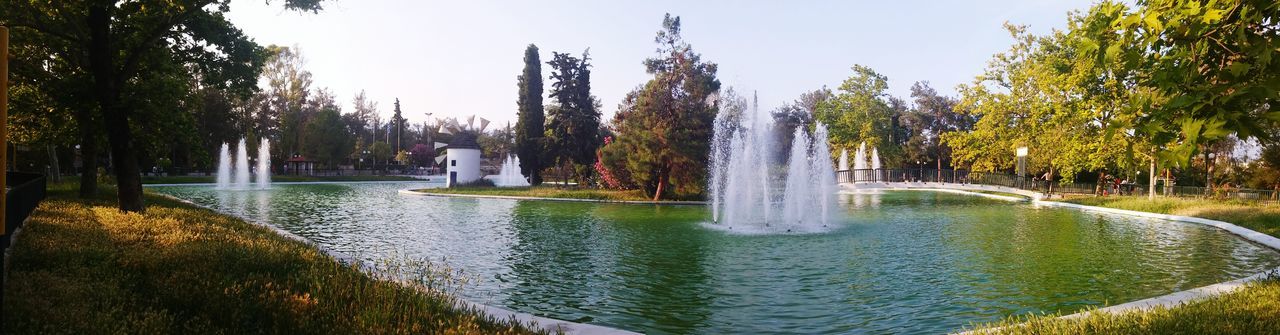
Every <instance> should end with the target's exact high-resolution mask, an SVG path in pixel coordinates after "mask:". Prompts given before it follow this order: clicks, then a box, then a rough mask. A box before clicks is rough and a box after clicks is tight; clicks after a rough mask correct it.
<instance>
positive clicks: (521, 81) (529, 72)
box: [515, 44, 547, 185]
mask: <svg viewBox="0 0 1280 335" xmlns="http://www.w3.org/2000/svg"><path fill="white" fill-rule="evenodd" d="M516 86H517V87H518V88H519V90H520V93H519V94H520V96H519V98H518V99H517V100H516V105H517V106H518V107H519V111H518V114H517V116H516V138H515V141H516V144H515V147H516V155H517V156H519V157H520V174H523V175H524V176H525V177H527V178H528V179H529V183H530V184H533V185H539V184H542V174H541V173H542V169H544V168H546V166H547V164H546V163H545V162H543V156H544V154H543V151H544V150H545V140H544V139H543V136H544V134H545V132H544V130H543V126H544V123H545V122H546V121H545V119H546V116H545V115H544V114H543V110H542V62H541V61H540V60H538V46H536V45H533V44H529V47H528V48H525V50H524V72H523V73H521V74H520V75H519V76H517V77H516Z"/></svg>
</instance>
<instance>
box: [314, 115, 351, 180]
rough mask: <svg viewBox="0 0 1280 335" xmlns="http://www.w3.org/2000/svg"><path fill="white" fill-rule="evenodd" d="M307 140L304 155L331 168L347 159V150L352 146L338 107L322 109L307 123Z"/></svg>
mask: <svg viewBox="0 0 1280 335" xmlns="http://www.w3.org/2000/svg"><path fill="white" fill-rule="evenodd" d="M306 138H307V139H308V140H307V141H306V144H305V145H304V146H303V147H302V152H303V155H306V156H307V158H310V159H311V160H314V161H317V162H320V163H321V164H324V165H326V166H329V167H336V165H337V164H338V163H339V162H341V161H342V159H343V158H346V156H347V148H349V147H350V145H351V142H350V140H349V136H348V134H347V132H346V129H345V127H344V126H343V124H342V119H341V116H339V115H338V109H337V107H336V106H328V107H325V108H323V109H321V110H320V112H319V114H316V116H315V117H314V118H312V119H311V121H310V122H308V123H307V126H306Z"/></svg>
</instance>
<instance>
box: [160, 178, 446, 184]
mask: <svg viewBox="0 0 1280 335" xmlns="http://www.w3.org/2000/svg"><path fill="white" fill-rule="evenodd" d="M214 179H215V177H214V176H164V177H156V176H144V177H142V183H143V184H201V183H205V184H211V183H214V182H215V180H214ZM414 180H421V179H416V178H413V177H405V176H329V177H319V176H271V181H272V182H309V181H414Z"/></svg>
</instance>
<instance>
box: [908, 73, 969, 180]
mask: <svg viewBox="0 0 1280 335" xmlns="http://www.w3.org/2000/svg"><path fill="white" fill-rule="evenodd" d="M911 98H912V100H914V106H913V108H911V110H910V111H909V112H907V113H905V115H903V116H902V119H901V124H902V126H903V127H904V128H905V129H907V130H908V131H907V132H906V135H905V136H904V137H906V145H905V147H904V151H905V152H904V154H905V158H906V159H907V160H909V161H921V162H935V163H939V165H942V162H946V164H945V165H944V167H951V165H952V164H951V161H952V159H951V148H950V147H948V146H947V145H946V144H945V143H943V142H942V138H941V136H942V134H943V133H947V132H955V131H969V130H970V129H972V128H973V123H974V122H976V120H975V119H974V118H973V117H971V116H969V115H966V114H962V113H958V112H956V110H955V105H956V103H957V101H956V99H954V98H951V97H947V96H943V95H941V94H938V91H936V90H934V89H933V88H932V87H929V82H916V83H915V84H912V85H911Z"/></svg>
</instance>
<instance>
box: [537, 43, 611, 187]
mask: <svg viewBox="0 0 1280 335" xmlns="http://www.w3.org/2000/svg"><path fill="white" fill-rule="evenodd" d="M552 55H553V58H552V60H551V61H550V62H547V65H551V69H552V70H551V79H552V80H555V82H553V83H552V84H551V98H552V99H555V105H554V106H555V108H548V109H547V116H548V117H549V118H550V119H549V120H547V126H546V128H547V129H546V154H547V156H546V158H548V159H550V160H551V161H552V162H555V163H556V165H557V166H561V167H563V166H566V165H574V166H576V167H575V168H574V170H578V171H580V172H584V173H575V175H577V176H578V183H580V184H587V181H588V179H590V172H591V170H590V169H586V170H582V169H579V168H578V167H584V166H589V165H591V164H592V163H594V162H595V158H596V156H595V153H596V149H598V148H599V147H600V141H601V138H600V131H599V129H600V109H599V106H598V103H597V102H596V99H595V97H594V96H592V95H591V63H590V58H589V56H588V52H586V51H584V52H583V53H582V58H581V59H579V58H577V57H573V56H570V55H569V54H566V53H559V52H552ZM578 171H575V172H578Z"/></svg>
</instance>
